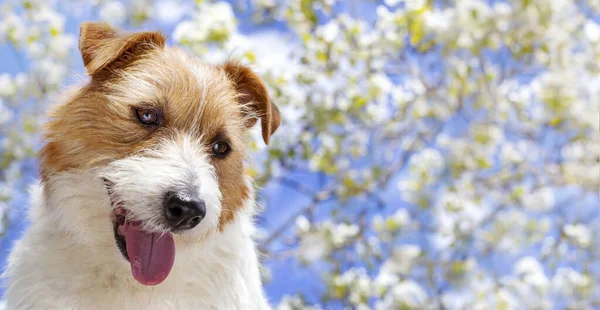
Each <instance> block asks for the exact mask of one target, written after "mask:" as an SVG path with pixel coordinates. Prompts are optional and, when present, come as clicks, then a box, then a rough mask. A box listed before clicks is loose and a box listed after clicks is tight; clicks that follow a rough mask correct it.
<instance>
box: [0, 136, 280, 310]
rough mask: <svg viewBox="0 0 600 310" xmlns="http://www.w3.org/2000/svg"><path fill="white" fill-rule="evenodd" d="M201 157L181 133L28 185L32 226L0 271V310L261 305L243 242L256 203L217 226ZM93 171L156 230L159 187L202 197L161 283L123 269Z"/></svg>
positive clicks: (254, 268) (214, 190)
mask: <svg viewBox="0 0 600 310" xmlns="http://www.w3.org/2000/svg"><path fill="white" fill-rule="evenodd" d="M207 156H208V155H206V154H204V152H203V151H202V150H201V149H200V147H199V146H198V145H197V144H195V143H194V142H193V140H192V139H189V138H187V137H181V138H180V139H177V141H170V142H164V143H162V144H161V146H160V147H158V148H157V149H155V150H147V151H144V152H141V153H139V154H136V155H133V156H131V157H128V158H125V159H122V160H119V161H115V162H113V163H111V164H109V165H108V166H106V167H101V168H98V169H94V170H91V171H71V172H65V173H62V174H59V175H56V176H53V177H52V178H51V179H50V180H49V182H48V183H47V184H37V185H35V186H34V187H33V190H32V193H31V195H32V204H33V205H32V206H31V209H30V213H29V216H30V220H31V224H30V226H29V228H28V229H27V231H26V232H25V235H24V237H23V238H22V239H21V240H19V241H18V242H17V243H16V244H15V246H14V248H13V250H12V253H11V254H10V257H9V262H8V267H7V270H6V271H5V274H4V277H5V280H6V283H5V285H6V292H5V298H6V300H7V306H8V309H268V308H269V305H268V304H267V302H266V299H265V296H264V293H263V290H262V285H261V280H260V272H259V262H258V258H257V253H256V249H255V245H254V243H253V241H252V235H253V233H254V225H253V222H252V216H253V212H254V209H255V205H254V204H255V203H254V201H253V200H252V199H249V200H248V201H246V203H245V206H244V207H243V208H241V209H240V211H239V212H238V213H237V214H236V217H235V219H234V220H233V222H231V223H229V224H227V225H225V227H224V228H223V229H222V231H221V230H218V229H217V223H218V218H219V214H220V212H221V205H220V198H221V193H220V191H219V188H218V185H217V180H216V176H215V174H214V171H213V167H212V165H210V163H209V161H208V159H207ZM102 177H106V178H109V179H110V180H111V181H112V182H114V184H115V186H114V189H115V191H116V192H117V193H118V195H119V196H120V198H121V199H122V200H123V202H124V204H125V205H124V206H125V208H127V209H128V210H130V212H131V213H132V216H133V217H135V218H136V219H141V220H144V221H147V223H148V224H147V227H146V228H147V229H152V230H155V231H161V230H164V229H165V227H164V226H161V224H160V221H159V214H160V210H161V209H160V208H161V205H160V199H162V197H161V196H160V195H161V193H163V192H164V191H165V190H167V189H193V190H194V191H195V194H197V195H199V196H200V197H202V198H203V199H204V200H205V201H206V207H207V216H206V218H205V219H204V220H203V221H202V222H201V223H200V224H199V225H198V226H197V227H195V228H194V229H192V230H190V231H188V232H186V233H185V234H182V235H174V239H175V246H176V255H175V264H174V266H173V269H172V271H171V273H170V274H169V276H168V277H167V279H166V280H165V281H164V282H163V283H161V284H159V285H157V286H144V285H141V284H139V283H138V282H137V281H136V280H134V278H133V276H132V275H131V270H130V265H129V263H128V262H127V261H126V260H125V258H123V256H122V254H121V253H120V251H119V250H118V248H117V246H116V244H115V240H114V236H113V224H112V222H111V216H112V213H113V209H112V206H111V203H110V199H109V197H108V195H107V192H106V189H105V187H104V184H103V181H102ZM246 181H247V184H248V185H250V184H251V181H250V179H249V178H247V177H246ZM250 197H253V195H250Z"/></svg>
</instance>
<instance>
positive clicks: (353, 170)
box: [0, 0, 600, 309]
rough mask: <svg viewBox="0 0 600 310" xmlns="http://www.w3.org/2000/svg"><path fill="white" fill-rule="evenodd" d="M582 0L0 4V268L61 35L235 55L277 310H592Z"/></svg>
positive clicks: (591, 109)
mask: <svg viewBox="0 0 600 310" xmlns="http://www.w3.org/2000/svg"><path fill="white" fill-rule="evenodd" d="M599 13H600V1H598V0H588V1H585V0H580V1H568V0H514V1H495V0H404V1H403V0H386V1H369V0H364V1H363V0H348V1H339V0H294V1H280V0H238V1H236V0H234V1H208V0H204V1H202V0H198V1H178V0H164V1H158V0H157V1H150V0H131V1H125V2H119V1H112V0H106V1H104V0H96V1H56V0H44V1H42V0H31V1H13V0H2V1H0V211H1V212H0V215H1V218H2V222H1V223H2V227H1V231H2V233H3V235H2V237H1V241H0V259H1V262H2V264H4V262H5V258H6V255H7V253H8V251H9V250H10V247H11V245H12V243H13V242H14V240H15V238H18V236H19V235H20V234H21V232H22V230H23V228H24V227H26V225H27V223H26V222H25V218H24V210H25V209H26V207H27V192H26V188H27V184H29V183H31V182H33V181H34V180H35V178H36V177H37V170H36V161H35V152H36V150H38V149H39V148H40V145H41V143H42V141H41V140H40V135H39V132H40V124H41V123H42V122H43V121H44V113H45V111H46V110H47V109H48V107H49V106H51V105H52V104H55V103H56V94H57V93H58V92H59V91H60V90H61V89H62V88H63V87H64V86H65V85H68V84H71V83H73V82H76V81H80V80H82V79H85V76H84V70H83V65H82V61H81V58H80V56H79V53H78V50H77V39H78V30H79V27H78V25H79V23H80V22H81V21H84V20H104V21H106V22H108V23H110V24H112V25H114V26H116V27H119V28H123V29H127V30H139V29H146V30H155V29H160V30H162V31H163V33H165V34H167V35H168V36H169V43H170V44H176V45H180V46H183V47H184V48H186V49H188V50H189V51H190V52H191V53H194V54H197V55H198V56H199V57H201V58H203V59H205V60H207V61H211V62H219V61H223V60H225V59H228V58H234V59H242V60H243V62H244V63H246V64H249V65H251V66H252V67H253V68H254V69H255V70H256V71H257V72H258V73H259V74H260V75H261V77H262V78H263V79H264V80H265V82H266V83H267V84H268V87H269V90H270V93H271V95H272V96H273V100H274V102H275V103H276V104H277V105H278V106H279V107H280V110H281V112H282V116H283V126H282V127H281V128H280V129H279V131H278V132H277V133H276V134H275V135H274V137H273V138H272V143H271V145H270V146H269V147H268V148H266V147H264V145H263V144H262V142H261V140H260V135H259V133H258V131H257V130H253V131H252V134H251V135H252V137H253V139H254V140H253V141H254V142H252V143H251V145H252V148H253V150H254V158H255V159H254V166H253V167H254V168H253V169H251V170H249V171H248V173H250V174H252V175H253V176H255V178H256V180H257V183H258V184H259V185H260V186H261V187H262V188H263V189H262V190H261V191H260V192H259V195H258V196H259V197H258V199H259V200H260V202H261V204H262V205H263V206H264V211H263V213H262V214H261V216H260V217H259V219H258V225H259V226H260V235H259V240H258V244H259V247H260V250H261V251H262V252H263V253H264V263H265V265H266V267H267V268H266V269H265V272H264V278H265V288H266V291H267V295H268V297H269V299H270V302H271V303H272V304H273V305H274V306H275V307H277V308H278V309H308V308H310V309H312V308H325V309H342V308H345V309H567V308H569V309H599V308H600V288H599V285H600V284H599V283H598V279H599V278H600V261H599V259H600V238H599V237H600V199H599V192H600V191H599V182H600V181H599V179H600V163H599V154H600V134H599V130H600V129H599V128H600V119H599V113H600V111H599V110H600V99H599V98H600V75H599V74H600V72H599V66H600V24H599V23H600V14H599Z"/></svg>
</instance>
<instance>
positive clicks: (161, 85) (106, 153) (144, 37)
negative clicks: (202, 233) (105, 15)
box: [40, 23, 280, 228]
mask: <svg viewBox="0 0 600 310" xmlns="http://www.w3.org/2000/svg"><path fill="white" fill-rule="evenodd" d="M164 43H165V38H164V37H163V36H162V35H161V34H160V33H157V32H143V33H134V34H129V35H122V34H118V33H117V32H116V31H114V30H112V29H111V28H110V27H108V26H106V25H105V24H98V23H84V24H83V25H82V27H81V34H80V43H79V46H80V50H81V54H82V58H83V61H84V64H85V66H86V70H87V72H88V74H89V75H91V80H90V81H89V83H87V84H86V85H84V86H83V87H82V88H81V89H79V90H78V91H76V92H75V93H74V94H73V95H72V96H71V97H70V98H69V99H68V100H67V101H66V102H65V103H64V104H61V105H59V106H57V107H56V109H55V110H54V111H53V112H52V113H51V115H50V117H51V119H50V121H49V122H48V124H47V126H46V135H45V138H46V141H47V144H46V145H45V147H44V148H43V149H42V150H41V152H40V166H41V177H42V179H43V180H44V181H45V182H49V181H51V177H52V175H54V174H56V173H60V172H63V171H67V170H72V169H90V168H94V167H98V166H102V165H105V164H107V163H109V162H111V161H114V160H117V159H121V158H124V157H126V156H128V155H131V154H134V153H136V152H140V151H143V150H144V149H149V148H153V147H154V146H156V145H157V144H158V143H160V141H161V140H162V139H177V136H178V135H179V134H180V133H185V134H188V135H189V134H191V135H193V136H194V137H196V138H197V139H199V140H200V141H201V142H202V144H203V145H204V146H205V147H206V148H207V152H208V153H210V145H211V143H212V142H213V139H214V138H215V137H216V136H217V135H224V136H226V137H227V138H228V140H229V142H230V145H231V149H232V151H231V153H230V154H229V155H228V156H227V157H226V158H224V159H218V158H213V159H212V161H213V165H214V166H215V169H216V172H217V175H218V180H219V186H220V189H221V192H222V194H223V198H222V213H221V218H220V222H219V225H220V227H221V228H222V227H223V225H224V224H226V223H228V222H229V221H231V220H232V219H233V217H234V215H235V212H236V210H238V209H239V208H240V207H242V205H243V202H244V201H245V200H246V199H248V198H249V197H248V195H249V194H250V193H251V191H250V189H249V188H247V186H246V185H245V183H244V181H243V179H244V178H243V177H242V176H243V173H244V164H243V161H244V159H245V158H246V152H245V149H246V145H245V139H244V132H245V131H246V129H247V128H248V127H249V126H251V125H253V124H254V123H255V122H256V118H255V116H259V117H260V118H261V120H262V131H263V138H264V140H265V143H268V141H269V137H270V136H271V134H273V132H274V131H275V130H276V129H277V127H278V126H279V123H280V116H279V111H278V110H277V108H276V107H275V106H274V105H272V103H271V102H270V100H269V96H268V94H267V90H266V88H265V86H264V85H263V84H262V82H261V81H260V79H259V78H258V76H256V74H254V73H253V72H252V71H251V70H250V69H248V68H246V67H243V66H241V65H239V64H235V63H226V64H224V65H222V66H212V65H207V64H203V63H201V62H198V61H197V60H196V59H193V58H191V57H188V56H187V55H185V53H183V52H182V51H181V50H179V49H177V48H172V47H165V46H164ZM134 106H151V107H154V108H156V109H158V110H159V111H161V113H162V115H163V118H164V122H163V123H162V124H161V126H160V127H158V128H149V127H145V126H144V125H142V124H140V123H139V122H138V121H137V120H136V118H135V113H134V112H133V111H134V110H133V107H134Z"/></svg>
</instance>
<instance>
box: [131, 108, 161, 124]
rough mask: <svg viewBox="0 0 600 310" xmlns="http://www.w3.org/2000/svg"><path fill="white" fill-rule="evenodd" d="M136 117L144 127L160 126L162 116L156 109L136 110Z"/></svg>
mask: <svg viewBox="0 0 600 310" xmlns="http://www.w3.org/2000/svg"><path fill="white" fill-rule="evenodd" d="M135 115H136V116H137V119H138V121H139V122H140V123H142V124H144V125H148V126H158V125H160V118H159V116H160V115H159V113H158V111H157V110H156V109H154V108H135Z"/></svg>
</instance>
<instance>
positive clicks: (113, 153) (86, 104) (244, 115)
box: [4, 22, 281, 309]
mask: <svg viewBox="0 0 600 310" xmlns="http://www.w3.org/2000/svg"><path fill="white" fill-rule="evenodd" d="M165 41H166V39H165V37H164V36H163V35H162V34H161V33H160V32H137V33H124V32H121V31H117V30H115V29H113V28H111V27H110V26H109V25H107V24H104V23H97V22H85V23H83V24H81V27H80V37H79V50H80V52H81V56H82V58H83V63H84V66H85V70H86V72H87V74H88V75H89V76H90V78H89V81H86V82H85V83H83V84H82V85H80V86H79V87H76V88H72V89H70V90H68V91H66V95H65V99H64V100H63V101H62V103H61V104H59V105H57V106H56V107H55V108H54V110H53V111H52V112H51V113H50V116H49V119H48V121H47V124H46V126H45V127H44V128H45V133H44V139H45V144H44V146H43V148H42V149H41V150H40V153H39V162H40V181H39V182H38V183H37V184H36V185H34V186H33V187H32V188H33V189H32V191H31V196H32V202H31V207H30V210H29V213H28V216H29V220H30V225H29V227H28V228H27V230H26V231H25V233H24V236H23V237H22V238H21V239H20V240H19V241H17V242H16V244H15V245H14V248H13V249H12V252H11V253H10V256H9V259H8V264H7V268H6V270H5V272H4V284H5V295H4V298H5V300H6V303H7V308H8V309H269V308H270V306H269V304H268V302H267V299H266V297H265V294H264V291H263V288H262V283H261V276H260V263H259V255H258V252H257V249H256V246H255V244H254V241H253V235H254V231H255V226H254V223H253V218H254V216H255V213H256V211H257V207H256V203H255V199H254V183H253V182H252V180H251V178H250V177H249V176H248V175H247V174H246V173H245V171H246V168H247V166H248V165H249V164H248V162H249V160H248V159H249V156H248V154H247V150H246V148H247V140H248V139H247V138H248V130H249V129H250V127H253V126H254V125H255V124H256V123H257V121H259V120H260V123H261V125H260V126H261V130H262V138H263V139H264V142H265V143H266V144H268V143H269V138H270V137H271V135H272V134H273V133H274V132H275V131H276V130H277V128H278V127H279V125H280V122H281V117H280V112H279V110H278V109H277V107H276V106H275V105H273V103H272V102H271V101H270V97H269V95H268V92H267V89H266V87H265V85H264V84H263V82H262V81H261V80H260V79H259V77H258V76H257V75H256V74H255V73H254V72H253V71H252V70H251V69H249V68H248V67H246V66H244V65H241V64H240V63H239V62H234V61H225V62H223V63H222V64H208V63H204V62H202V61H201V60H199V59H197V58H194V57H192V56H190V55H188V54H186V52H185V51H183V50H182V49H179V48H177V47H171V46H166V44H165Z"/></svg>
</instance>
